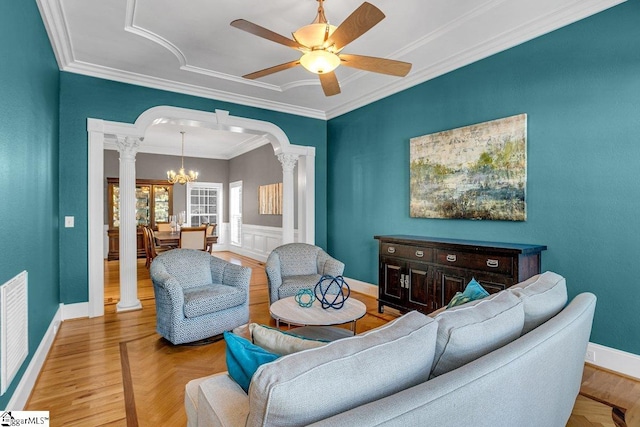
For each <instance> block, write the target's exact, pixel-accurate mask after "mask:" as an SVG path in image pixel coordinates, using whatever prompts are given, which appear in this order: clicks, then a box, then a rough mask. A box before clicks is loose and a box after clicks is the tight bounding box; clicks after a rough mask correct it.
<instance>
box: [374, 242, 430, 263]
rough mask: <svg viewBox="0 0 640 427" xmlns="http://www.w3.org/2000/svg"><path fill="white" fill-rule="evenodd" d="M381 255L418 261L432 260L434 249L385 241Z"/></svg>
mask: <svg viewBox="0 0 640 427" xmlns="http://www.w3.org/2000/svg"><path fill="white" fill-rule="evenodd" d="M380 255H391V256H397V257H399V258H408V259H411V260H416V261H425V262H431V261H432V260H433V249H432V248H421V247H419V246H409V245H396V244H392V243H383V244H382V252H381V254H380Z"/></svg>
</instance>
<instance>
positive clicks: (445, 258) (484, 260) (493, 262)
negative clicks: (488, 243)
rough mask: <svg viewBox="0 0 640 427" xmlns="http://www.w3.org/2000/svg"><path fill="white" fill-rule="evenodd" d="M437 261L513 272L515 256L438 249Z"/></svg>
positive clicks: (497, 271)
mask: <svg viewBox="0 0 640 427" xmlns="http://www.w3.org/2000/svg"><path fill="white" fill-rule="evenodd" d="M436 262H437V263H438V264H442V265H448V266H452V267H458V268H466V269H471V270H481V271H487V272H491V273H499V274H512V272H513V258H512V257H508V256H493V255H487V254H473V253H469V252H457V251H447V250H442V249H438V250H437V251H436Z"/></svg>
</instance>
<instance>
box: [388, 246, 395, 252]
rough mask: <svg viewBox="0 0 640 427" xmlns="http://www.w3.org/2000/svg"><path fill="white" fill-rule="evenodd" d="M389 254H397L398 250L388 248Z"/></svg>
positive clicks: (391, 247)
mask: <svg viewBox="0 0 640 427" xmlns="http://www.w3.org/2000/svg"><path fill="white" fill-rule="evenodd" d="M387 252H389V253H390V254H395V253H396V248H394V247H393V246H389V247H388V248H387Z"/></svg>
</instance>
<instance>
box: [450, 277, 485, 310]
mask: <svg viewBox="0 0 640 427" xmlns="http://www.w3.org/2000/svg"><path fill="white" fill-rule="evenodd" d="M488 296H489V292H487V291H486V289H485V288H483V287H482V285H481V284H480V283H478V282H477V281H476V279H475V278H474V279H471V281H470V282H469V283H468V284H467V287H466V288H464V292H456V294H455V295H454V296H453V298H451V301H449V304H447V308H451V307H455V306H457V305H462V304H464V303H467V302H469V301H475V300H478V299H482V298H484V297H488Z"/></svg>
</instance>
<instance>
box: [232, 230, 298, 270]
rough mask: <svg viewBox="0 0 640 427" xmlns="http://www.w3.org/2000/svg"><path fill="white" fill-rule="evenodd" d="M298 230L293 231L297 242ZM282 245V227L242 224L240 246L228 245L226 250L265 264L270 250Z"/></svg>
mask: <svg viewBox="0 0 640 427" xmlns="http://www.w3.org/2000/svg"><path fill="white" fill-rule="evenodd" d="M297 237H298V230H294V240H295V241H297ZM280 245H282V227H267V226H264V225H252V224H242V246H233V245H229V246H228V250H230V251H231V252H235V253H237V254H240V255H244V256H247V257H249V258H253V259H255V260H258V261H262V262H265V261H266V260H267V257H268V256H269V254H270V253H271V251H272V250H274V249H275V248H277V247H278V246H280Z"/></svg>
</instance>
